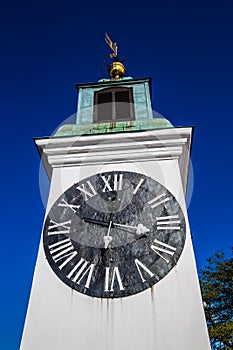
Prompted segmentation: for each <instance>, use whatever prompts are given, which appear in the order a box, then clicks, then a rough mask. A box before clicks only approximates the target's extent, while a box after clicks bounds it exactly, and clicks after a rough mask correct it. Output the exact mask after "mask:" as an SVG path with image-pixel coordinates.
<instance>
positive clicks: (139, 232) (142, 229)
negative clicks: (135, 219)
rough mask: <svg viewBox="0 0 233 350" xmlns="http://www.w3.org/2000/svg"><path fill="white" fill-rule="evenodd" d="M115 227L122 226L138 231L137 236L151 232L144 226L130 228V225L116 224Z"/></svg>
mask: <svg viewBox="0 0 233 350" xmlns="http://www.w3.org/2000/svg"><path fill="white" fill-rule="evenodd" d="M115 226H120V227H127V228H133V229H136V234H137V235H142V234H144V233H147V232H149V231H150V230H149V229H148V228H147V227H146V226H144V225H143V224H138V225H137V226H129V225H123V224H115V223H113V227H115Z"/></svg>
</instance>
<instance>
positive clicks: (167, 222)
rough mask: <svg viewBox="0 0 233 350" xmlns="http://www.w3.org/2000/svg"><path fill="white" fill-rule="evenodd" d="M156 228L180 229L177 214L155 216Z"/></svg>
mask: <svg viewBox="0 0 233 350" xmlns="http://www.w3.org/2000/svg"><path fill="white" fill-rule="evenodd" d="M156 220H157V223H156V224H157V229H158V230H180V220H179V216H178V215H170V216H160V217H158V218H156Z"/></svg>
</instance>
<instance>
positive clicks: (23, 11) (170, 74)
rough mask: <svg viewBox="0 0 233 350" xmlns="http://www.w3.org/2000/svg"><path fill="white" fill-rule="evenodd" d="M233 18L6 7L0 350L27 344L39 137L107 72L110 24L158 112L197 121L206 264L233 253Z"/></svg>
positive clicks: (196, 228) (61, 5) (204, 12)
mask: <svg viewBox="0 0 233 350" xmlns="http://www.w3.org/2000/svg"><path fill="white" fill-rule="evenodd" d="M113 6H114V9H113ZM232 15H233V5H232V2H231V1H228V0H226V1H223V2H221V3H220V2H219V1H211V2H210V1H205V0H203V1H199V0H196V1H193V0H191V1H189V2H187V1H179V0H178V1H171V0H164V1H157V0H154V1H147V0H145V1H143V2H135V1H126V2H124V3H118V4H117V6H116V3H115V2H114V3H113V2H110V1H109V2H107V1H103V2H92V1H91V2H86V1H84V2H82V3H80V2H78V1H70V0H67V1H66V2H64V1H63V2H62V1H55V0H47V1H44V0H40V1H27V0H22V1H20V2H19V1H16V0H12V1H8V2H5V4H2V5H1V12H0V43H1V46H0V47H1V65H0V76H1V84H0V114H1V139H0V142H1V157H2V167H1V178H2V180H1V185H2V186H1V196H2V200H1V214H2V219H1V248H0V249H1V261H2V262H1V270H2V271H1V276H2V287H1V291H0V294H1V316H0V317H1V318H0V322H1V327H0V329H1V335H0V349H2V350H15V349H18V348H19V342H20V338H21V332H22V328H23V323H24V318H25V313H26V308H27V302H28V298H29V292H30V286H31V281H32V276H33V271H34V265H35V261H36V255H37V249H38V244H39V239H40V234H41V229H42V222H43V217H44V207H43V203H42V201H41V198H40V189H39V163H40V159H39V156H38V153H37V151H36V148H35V146H34V143H33V137H40V136H49V135H51V133H52V132H53V130H54V129H55V128H56V127H57V126H58V125H59V124H60V123H62V122H63V120H64V119H66V118H68V117H69V116H70V115H72V114H73V113H74V112H75V110H76V101H77V96H76V89H75V83H77V82H78V83H86V82H95V81H97V80H98V79H100V78H101V71H102V61H103V60H104V59H107V60H108V55H109V49H108V47H107V46H106V44H105V42H104V33H105V32H106V31H107V32H108V33H109V35H110V37H111V38H112V39H113V40H114V41H117V43H118V44H119V52H120V55H121V56H122V57H124V56H126V58H127V62H126V68H127V75H130V76H133V77H135V78H143V77H148V76H151V77H152V79H153V80H152V88H153V109H154V110H155V111H157V112H159V113H161V114H162V115H163V116H165V117H167V118H168V119H169V120H170V121H171V122H172V123H173V125H175V126H187V125H188V126H189V125H195V132H194V141H193V148H192V164H193V169H194V190H193V195H192V199H191V203H190V205H189V217H190V224H191V229H192V233H193V244H194V249H195V254H196V258H197V264H198V267H199V268H200V267H202V266H204V264H205V259H206V258H207V257H209V256H210V255H211V254H213V253H214V252H215V251H216V250H217V249H223V250H225V251H226V252H227V254H230V246H231V245H232V225H231V221H230V220H231V217H232V194H233V193H232V146H233V144H232V143H233V142H232V129H233V113H232V112H233V108H232V96H233V84H232V81H233V64H232V63H233V45H232V44H233V21H232Z"/></svg>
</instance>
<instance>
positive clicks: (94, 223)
mask: <svg viewBox="0 0 233 350" xmlns="http://www.w3.org/2000/svg"><path fill="white" fill-rule="evenodd" d="M185 236H186V225H185V218H184V215H183V213H182V210H181V208H180V206H179V204H178V202H177V200H176V199H175V197H174V196H173V195H172V194H171V193H170V192H169V191H168V190H167V189H166V188H165V187H163V186H162V185H161V184H160V183H158V182H157V181H155V180H154V179H152V178H149V177H147V176H145V175H143V174H139V173H133V172H127V171H122V172H119V171H116V172H105V173H101V174H95V175H93V176H91V177H88V178H86V179H84V180H82V181H80V182H79V183H76V184H74V185H73V186H72V187H70V188H69V189H68V190H67V191H66V192H64V193H63V194H62V195H61V196H60V197H59V199H58V200H57V201H56V202H55V203H54V205H53V206H52V208H51V210H50V212H49V214H48V216H47V218H46V221H45V226H44V236H43V240H44V249H45V254H46V257H47V260H48V262H49V264H50V266H51V268H52V269H53V271H54V272H55V273H56V275H57V276H58V277H59V278H60V279H61V280H62V281H63V282H64V283H65V284H66V285H68V286H69V287H71V288H72V289H74V290H76V291H79V292H81V293H84V294H86V295H90V296H94V297H101V298H114V297H124V296H128V295H132V294H135V293H139V292H141V291H143V290H145V289H147V288H149V287H151V286H153V285H154V284H155V283H157V282H158V281H159V280H161V279H162V278H163V277H164V276H166V275H167V273H169V271H170V270H171V269H172V268H173V267H174V266H175V265H176V263H177V261H178V259H179V257H180V255H181V253H182V250H183V247H184V243H185Z"/></svg>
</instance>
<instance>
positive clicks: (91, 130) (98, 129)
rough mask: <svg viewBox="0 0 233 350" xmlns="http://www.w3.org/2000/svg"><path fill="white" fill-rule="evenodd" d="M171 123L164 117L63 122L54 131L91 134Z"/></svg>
mask: <svg viewBox="0 0 233 350" xmlns="http://www.w3.org/2000/svg"><path fill="white" fill-rule="evenodd" d="M172 127H173V125H172V124H171V123H170V122H169V121H168V120H167V119H165V118H154V119H147V120H134V121H128V122H115V123H98V124H82V125H80V124H65V125H62V126H61V127H60V128H59V129H58V130H57V131H56V133H55V135H54V137H58V136H74V135H92V134H102V133H114V132H124V131H139V130H152V129H166V128H172Z"/></svg>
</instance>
